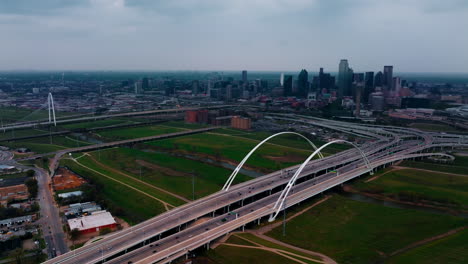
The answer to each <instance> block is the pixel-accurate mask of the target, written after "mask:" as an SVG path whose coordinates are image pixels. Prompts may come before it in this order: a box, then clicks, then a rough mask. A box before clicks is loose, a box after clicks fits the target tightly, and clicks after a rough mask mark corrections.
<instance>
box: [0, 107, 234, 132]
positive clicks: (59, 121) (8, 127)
mask: <svg viewBox="0 0 468 264" xmlns="http://www.w3.org/2000/svg"><path fill="white" fill-rule="evenodd" d="M232 106H233V105H217V106H207V107H203V108H201V107H181V108H171V109H161V110H149V111H135V112H125V113H116V114H106V115H97V116H84V117H72V118H67V117H64V118H63V119H57V121H56V123H57V124H66V123H78V122H86V121H95V120H101V119H108V118H116V117H130V116H144V115H162V114H175V113H184V112H186V111H189V110H198V109H219V108H227V107H232ZM49 124H51V122H50V121H48V120H39V121H31V122H24V123H17V124H10V125H6V126H2V127H1V130H3V131H8V130H14V129H23V128H31V127H37V126H42V125H49Z"/></svg>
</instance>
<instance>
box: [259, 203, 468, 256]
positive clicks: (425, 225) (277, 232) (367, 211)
mask: <svg viewBox="0 0 468 264" xmlns="http://www.w3.org/2000/svg"><path fill="white" fill-rule="evenodd" d="M467 224H468V220H467V219H463V218H457V217H452V216H447V215H436V214H430V213H425V212H420V211H414V210H407V209H396V208H389V207H384V206H381V205H375V204H369V203H363V202H357V201H353V200H350V199H346V198H344V197H342V196H339V195H335V196H333V197H332V198H330V199H329V200H327V201H326V202H324V203H322V204H320V205H318V206H317V207H315V208H313V209H311V210H310V211H308V212H306V213H304V214H302V215H300V216H298V217H296V218H294V219H293V220H291V221H290V222H288V224H287V227H286V228H287V236H285V237H284V236H283V235H282V227H281V226H280V227H278V228H275V229H274V230H272V231H271V232H269V233H268V235H269V236H272V237H274V238H276V239H278V240H281V241H283V242H286V243H289V244H291V245H295V246H298V247H302V248H305V249H310V250H314V251H318V252H322V253H324V254H326V255H328V256H330V257H332V258H334V259H335V260H336V261H337V262H338V263H353V264H356V263H375V262H378V261H381V260H383V259H384V257H383V256H385V255H388V254H390V253H392V252H394V251H396V250H398V249H400V248H403V247H405V246H407V245H409V244H411V243H414V242H416V241H419V240H422V239H425V238H428V237H431V236H434V235H438V234H441V233H444V232H447V231H448V230H451V229H454V228H457V227H460V226H464V225H467Z"/></svg>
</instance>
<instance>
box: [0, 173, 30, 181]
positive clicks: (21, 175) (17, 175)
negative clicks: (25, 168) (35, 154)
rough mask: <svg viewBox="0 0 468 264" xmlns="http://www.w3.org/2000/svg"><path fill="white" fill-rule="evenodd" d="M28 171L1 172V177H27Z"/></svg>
mask: <svg viewBox="0 0 468 264" xmlns="http://www.w3.org/2000/svg"><path fill="white" fill-rule="evenodd" d="M26 176H27V175H26V172H19V173H12V174H0V179H14V178H21V177H26Z"/></svg>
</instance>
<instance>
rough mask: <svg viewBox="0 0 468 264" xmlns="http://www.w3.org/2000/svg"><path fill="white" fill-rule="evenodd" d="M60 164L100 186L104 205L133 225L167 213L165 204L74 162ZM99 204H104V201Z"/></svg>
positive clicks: (63, 161) (64, 161)
mask: <svg viewBox="0 0 468 264" xmlns="http://www.w3.org/2000/svg"><path fill="white" fill-rule="evenodd" d="M60 164H61V165H62V166H67V167H68V168H70V169H72V170H73V171H74V172H76V173H78V174H79V175H81V176H82V177H84V178H86V179H88V180H90V181H91V183H92V184H94V185H97V186H99V187H98V188H99V190H100V195H102V198H103V201H104V204H103V205H104V206H106V207H107V208H108V209H110V210H111V212H112V213H114V214H116V215H117V216H118V217H121V218H123V219H124V220H125V221H127V222H129V223H131V224H136V223H139V222H141V221H143V220H146V219H148V218H151V217H153V216H155V215H158V214H160V213H162V212H164V211H165V209H164V206H163V204H161V203H160V202H159V201H157V200H155V199H151V198H149V197H148V196H146V195H144V194H142V193H139V192H137V191H135V190H133V189H130V188H128V187H127V186H125V185H122V184H120V183H118V182H115V181H113V180H111V179H108V178H106V177H103V176H102V175H100V174H98V173H95V172H93V171H91V170H89V169H86V168H84V167H82V166H80V165H78V164H77V163H75V162H73V161H72V160H69V159H64V160H61V161H60ZM97 202H98V203H99V202H100V203H102V201H97Z"/></svg>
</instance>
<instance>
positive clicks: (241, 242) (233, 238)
mask: <svg viewBox="0 0 468 264" xmlns="http://www.w3.org/2000/svg"><path fill="white" fill-rule="evenodd" d="M226 243H231V244H237V245H244V246H256V245H255V244H253V243H250V242H248V241H247V240H244V239H242V238H240V237H238V236H236V235H231V236H230V237H229V238H228V240H226Z"/></svg>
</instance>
